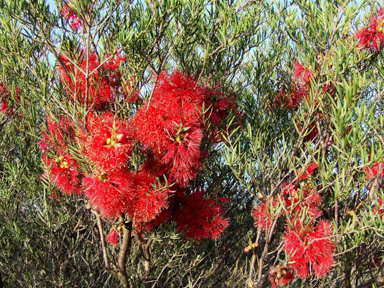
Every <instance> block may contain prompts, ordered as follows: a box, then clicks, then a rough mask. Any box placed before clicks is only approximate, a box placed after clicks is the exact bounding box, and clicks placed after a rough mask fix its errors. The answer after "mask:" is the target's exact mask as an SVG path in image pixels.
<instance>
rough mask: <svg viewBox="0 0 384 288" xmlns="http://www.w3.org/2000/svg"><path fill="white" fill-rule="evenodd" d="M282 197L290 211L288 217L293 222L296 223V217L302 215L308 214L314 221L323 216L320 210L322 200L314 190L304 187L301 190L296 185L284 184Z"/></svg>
mask: <svg viewBox="0 0 384 288" xmlns="http://www.w3.org/2000/svg"><path fill="white" fill-rule="evenodd" d="M281 195H282V200H283V201H284V202H285V205H286V208H287V211H288V215H286V216H287V217H289V218H291V221H296V219H295V217H296V215H301V214H302V213H306V215H308V216H310V217H311V218H312V219H316V218H318V217H320V216H321V215H322V212H321V210H320V209H319V205H320V204H321V202H322V198H321V196H320V195H319V193H317V192H315V191H314V190H313V189H312V188H307V187H302V188H301V190H300V189H299V188H298V186H297V185H296V184H283V185H282V192H281Z"/></svg>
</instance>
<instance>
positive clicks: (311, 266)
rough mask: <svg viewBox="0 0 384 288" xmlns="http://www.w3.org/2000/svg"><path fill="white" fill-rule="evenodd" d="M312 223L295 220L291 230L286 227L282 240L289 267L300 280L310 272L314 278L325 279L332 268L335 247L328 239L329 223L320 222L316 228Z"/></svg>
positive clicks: (329, 234) (330, 226)
mask: <svg viewBox="0 0 384 288" xmlns="http://www.w3.org/2000/svg"><path fill="white" fill-rule="evenodd" d="M313 222H314V221H313V220H311V221H310V222H309V223H302V222H301V220H297V221H296V222H295V223H294V227H293V228H292V229H293V230H292V229H291V228H289V227H287V231H286V233H285V234H284V238H283V242H284V249H285V250H286V251H287V253H288V256H289V257H290V258H289V261H290V262H292V264H291V265H290V267H291V268H292V269H293V270H294V272H295V274H296V275H297V276H298V277H300V278H302V279H305V278H308V277H309V276H310V273H311V272H313V273H314V274H315V275H316V277H319V278H322V277H325V276H326V275H327V274H328V273H329V271H330V270H331V267H332V261H333V252H334V250H335V245H334V244H333V243H332V241H331V239H330V236H331V235H332V225H331V222H329V221H326V220H321V221H319V223H318V224H317V226H314V223H313Z"/></svg>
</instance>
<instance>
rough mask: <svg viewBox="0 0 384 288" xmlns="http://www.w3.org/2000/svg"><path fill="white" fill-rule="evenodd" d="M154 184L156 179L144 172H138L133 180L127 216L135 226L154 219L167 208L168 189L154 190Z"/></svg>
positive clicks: (159, 188)
mask: <svg viewBox="0 0 384 288" xmlns="http://www.w3.org/2000/svg"><path fill="white" fill-rule="evenodd" d="M154 184H157V179H156V178H155V177H154V176H152V175H150V174H147V173H145V172H139V173H138V174H136V175H135V176H134V178H133V187H134V191H133V192H132V193H133V195H134V200H133V202H132V205H131V207H130V211H129V214H130V216H131V218H132V219H133V220H134V222H135V225H137V223H146V222H149V221H151V220H153V219H155V218H156V217H157V216H158V215H159V214H160V213H161V211H162V210H163V209H167V208H168V196H169V191H168V189H167V188H165V187H157V188H155V187H154V186H153V185H154Z"/></svg>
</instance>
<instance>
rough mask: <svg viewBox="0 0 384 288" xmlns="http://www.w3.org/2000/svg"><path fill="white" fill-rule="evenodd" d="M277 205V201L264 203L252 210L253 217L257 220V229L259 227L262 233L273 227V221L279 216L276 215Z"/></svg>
mask: <svg viewBox="0 0 384 288" xmlns="http://www.w3.org/2000/svg"><path fill="white" fill-rule="evenodd" d="M277 204H278V203H277V201H276V199H274V200H273V201H272V202H267V201H263V202H261V203H260V204H259V205H258V206H256V207H254V208H253V209H252V216H253V218H254V219H255V227H258V228H259V229H261V230H262V231H266V230H268V229H269V227H271V223H272V221H273V220H274V219H275V217H277V216H278V215H277V213H275V212H276V211H275V208H276V207H277Z"/></svg>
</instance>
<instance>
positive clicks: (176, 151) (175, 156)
mask: <svg viewBox="0 0 384 288" xmlns="http://www.w3.org/2000/svg"><path fill="white" fill-rule="evenodd" d="M202 138H203V131H202V130H200V129H197V130H195V131H191V133H188V131H186V132H185V133H180V134H179V135H177V136H176V139H175V140H176V141H174V142H173V143H170V144H169V146H168V151H167V152H165V153H164V156H163V157H162V158H161V162H162V163H164V164H170V165H171V167H172V168H171V170H170V177H171V179H170V181H171V182H173V180H174V181H175V182H177V183H179V184H180V185H181V186H182V187H186V186H188V184H189V182H190V181H191V180H193V179H194V178H195V177H196V175H197V173H198V172H199V170H200V168H201V166H202V164H201V159H200V158H201V151H200V149H199V146H200V142H201V139H202Z"/></svg>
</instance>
